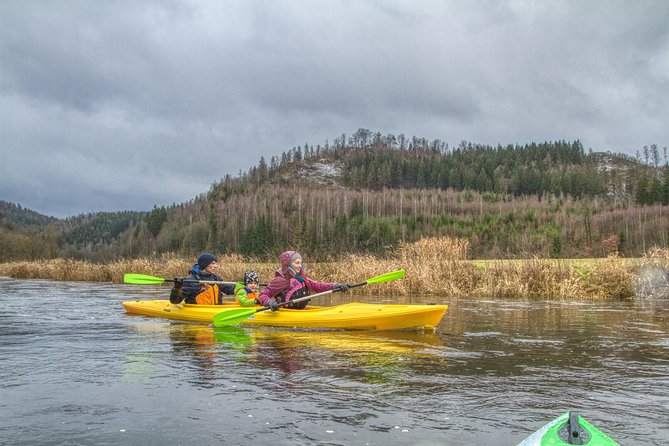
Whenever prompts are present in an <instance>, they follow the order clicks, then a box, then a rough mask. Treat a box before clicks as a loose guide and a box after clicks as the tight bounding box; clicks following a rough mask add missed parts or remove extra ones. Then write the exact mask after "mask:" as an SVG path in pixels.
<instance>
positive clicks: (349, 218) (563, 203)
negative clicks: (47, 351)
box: [0, 129, 669, 261]
mask: <svg viewBox="0 0 669 446" xmlns="http://www.w3.org/2000/svg"><path fill="white" fill-rule="evenodd" d="M646 153H647V155H648V156H644V157H643V158H642V157H641V155H637V158H636V159H632V158H629V157H625V156H621V155H612V154H610V153H609V154H603V153H592V152H591V151H588V152H586V151H585V150H584V148H583V146H582V145H581V143H580V142H579V141H575V142H565V141H558V142H545V143H532V144H527V145H523V146H520V145H515V146H497V147H491V146H484V145H477V144H472V143H468V142H462V143H461V144H460V145H458V146H457V147H455V148H449V147H448V145H447V144H445V143H444V142H442V141H440V140H433V141H428V140H426V139H422V138H416V137H413V138H410V139H409V138H406V137H404V136H403V135H399V136H394V135H381V134H380V133H372V132H370V131H368V130H365V129H360V130H358V131H357V132H355V133H354V134H353V135H351V136H350V137H347V136H346V135H341V137H338V138H335V139H334V141H333V143H332V144H330V142H329V141H326V142H325V144H324V145H322V146H321V145H317V146H312V145H309V144H305V145H304V146H300V147H295V148H293V149H292V150H289V151H286V152H284V153H283V154H282V155H281V156H280V157H273V158H272V159H271V161H270V162H269V163H267V162H266V161H265V160H264V158H261V159H260V162H259V164H258V165H257V166H253V167H252V168H250V169H249V170H248V171H247V172H245V173H240V175H239V177H237V178H233V177H231V176H226V177H225V178H224V179H222V180H221V181H220V182H217V183H214V184H213V185H212V188H211V190H210V191H209V192H208V193H207V194H202V195H200V196H198V197H197V198H195V199H194V200H192V201H190V202H188V203H184V204H181V205H173V206H171V207H160V208H158V207H155V208H154V209H153V210H151V211H149V212H121V213H96V214H90V215H85V216H78V217H73V218H70V219H67V220H64V221H56V222H49V223H48V224H46V226H44V227H41V228H39V229H35V228H34V227H32V229H30V228H31V227H29V226H25V227H19V228H18V230H17V228H16V227H12V228H9V227H8V226H6V225H5V226H0V244H1V246H2V247H3V249H2V250H0V260H8V259H23V258H52V257H54V256H61V257H68V258H77V259H89V260H94V261H108V260H113V259H118V258H135V257H146V256H161V255H165V254H174V255H178V256H180V257H192V256H195V255H196V254H197V253H198V252H199V251H202V250H205V249H206V250H211V251H215V252H218V253H238V254H242V255H245V256H249V257H256V258H272V259H273V258H275V256H276V254H277V253H278V252H280V251H282V250H284V249H287V248H293V249H301V250H303V251H305V252H308V253H309V254H310V258H313V259H318V260H327V259H336V258H342V256H346V255H347V254H349V253H374V254H376V255H381V256H383V255H384V254H386V253H389V252H391V251H392V250H393V249H394V248H395V247H397V246H398V243H399V242H400V241H406V242H411V241H415V240H418V239H421V238H424V237H432V236H450V237H458V238H460V237H463V238H467V239H469V240H470V242H471V243H470V250H469V253H470V255H471V256H472V257H474V258H518V257H527V256H534V255H537V256H541V257H591V256H597V257H599V256H604V255H606V254H608V253H610V252H612V251H618V252H620V253H622V254H623V255H627V256H638V255H642V254H643V253H644V252H645V251H646V250H647V249H649V248H650V247H652V246H660V247H666V246H667V239H668V238H669V226H668V225H669V223H667V221H668V220H669V219H667V218H666V213H667V209H668V208H667V207H666V206H667V198H668V197H667V190H669V186H668V184H669V183H668V181H669V180H668V175H669V169H668V168H667V166H666V149H665V151H664V164H662V163H661V159H660V156H659V151H658V149H657V146H651V147H650V148H648V149H647V150H644V155H645V154H646ZM644 178H645V180H644ZM15 220H16V218H15Z"/></svg>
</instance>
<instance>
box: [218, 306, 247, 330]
mask: <svg viewBox="0 0 669 446" xmlns="http://www.w3.org/2000/svg"><path fill="white" fill-rule="evenodd" d="M255 313H256V309H255V308H231V309H229V310H223V311H221V312H220V313H216V314H215V315H214V327H226V326H229V325H237V324H238V323H240V322H241V321H243V320H244V319H246V318H248V317H250V316H253V315H254V314H255Z"/></svg>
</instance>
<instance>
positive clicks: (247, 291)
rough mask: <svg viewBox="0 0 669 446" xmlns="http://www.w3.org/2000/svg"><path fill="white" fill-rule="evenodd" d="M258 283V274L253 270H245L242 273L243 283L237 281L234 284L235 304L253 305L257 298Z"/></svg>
mask: <svg viewBox="0 0 669 446" xmlns="http://www.w3.org/2000/svg"><path fill="white" fill-rule="evenodd" d="M259 285H260V279H259V278H258V274H257V273H256V272H254V271H246V272H245V273H244V283H237V286H235V298H236V299H237V304H239V305H240V306H242V307H252V306H254V305H255V304H256V299H257V298H258V286H259Z"/></svg>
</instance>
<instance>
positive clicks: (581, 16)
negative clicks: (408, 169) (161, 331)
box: [0, 0, 669, 216]
mask: <svg viewBox="0 0 669 446" xmlns="http://www.w3.org/2000/svg"><path fill="white" fill-rule="evenodd" d="M668 22H669V3H667V2H665V1H661V0H658V1H640V2H634V3H630V2H627V1H615V2H611V1H604V0H602V1H587V2H583V1H577V0H574V1H568V0H567V1H560V2H529V1H528V2H517V1H508V2H498V1H489V2H469V1H445V2H443V1H421V2H404V1H393V2H386V1H383V2H345V1H326V2H318V4H316V3H312V2H303V1H284V2H262V1H242V0H239V1H226V2H215V1H207V0H193V1H186V2H181V1H173V2H165V1H144V2H134V1H109V2H89V1H56V2H51V1H27V2H26V1H5V2H2V3H0V113H2V116H3V119H2V120H0V131H1V132H2V138H0V154H1V156H2V158H3V159H4V161H5V163H4V164H3V165H2V166H0V191H1V192H0V199H6V200H9V201H15V202H20V203H21V204H22V205H24V206H27V207H32V208H34V209H35V210H37V211H40V212H46V213H55V214H57V215H58V216H66V215H68V214H75V213H79V212H88V211H94V210H119V209H126V208H132V209H150V208H151V207H153V205H154V204H158V205H160V204H170V203H172V202H180V201H184V200H187V199H189V198H192V197H194V196H196V195H198V194H200V193H203V192H205V191H206V190H207V189H208V187H209V185H210V184H211V183H212V182H214V181H216V180H218V179H220V178H221V177H223V176H224V175H225V174H233V175H235V174H236V173H237V172H238V171H239V170H246V169H247V168H249V167H250V166H252V165H254V164H255V163H257V161H258V159H259V158H260V156H264V157H265V158H266V159H267V160H269V159H270V158H271V157H272V156H274V155H280V153H281V152H282V151H284V150H286V149H289V148H291V147H293V146H296V145H302V144H304V142H309V143H311V144H319V143H323V142H324V141H325V140H326V139H330V140H331V139H332V138H333V137H336V136H339V135H341V134H342V133H349V134H350V133H351V132H353V131H355V130H356V129H358V128H360V127H365V128H369V129H371V130H373V131H380V132H382V133H395V134H399V133H404V134H407V135H417V136H424V137H426V138H440V139H442V140H445V141H447V142H449V143H450V144H451V145H454V144H457V143H458V142H459V141H460V140H463V139H465V140H470V141H474V142H481V143H487V144H493V145H496V144H498V143H501V144H506V143H525V142H529V141H543V140H552V139H568V140H571V139H580V140H581V141H582V142H583V143H584V144H585V145H586V147H592V148H593V149H594V150H612V151H625V152H626V153H628V154H633V153H634V152H635V151H636V149H638V148H639V147H641V146H643V145H646V144H652V143H657V144H659V145H660V146H664V145H667V139H668V137H669V130H667V128H666V122H669V112H668V111H667V110H669V103H668V102H669V28H668V27H667V26H666V23H668ZM56 191H59V192H56ZM68 203H69V204H70V205H69V206H68Z"/></svg>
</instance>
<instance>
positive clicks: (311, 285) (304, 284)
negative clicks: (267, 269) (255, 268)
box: [257, 251, 348, 311]
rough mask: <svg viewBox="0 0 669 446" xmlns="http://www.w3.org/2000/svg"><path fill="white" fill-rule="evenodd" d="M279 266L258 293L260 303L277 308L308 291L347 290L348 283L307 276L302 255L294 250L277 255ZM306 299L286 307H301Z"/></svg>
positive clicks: (305, 303)
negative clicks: (322, 280)
mask: <svg viewBox="0 0 669 446" xmlns="http://www.w3.org/2000/svg"><path fill="white" fill-rule="evenodd" d="M279 260H280V261H281V268H279V269H277V270H276V272H275V273H274V277H273V278H272V280H271V281H270V282H269V284H268V285H267V287H266V288H265V289H264V290H262V292H261V293H260V294H259V295H258V298H257V301H258V303H259V304H260V305H263V306H266V307H270V309H271V310H272V311H276V310H278V309H279V303H281V302H288V301H291V300H294V299H297V298H299V297H304V296H308V295H309V294H310V293H312V292H314V293H321V292H323V291H330V290H337V291H348V285H346V284H339V283H326V282H317V281H315V280H311V279H309V278H308V277H307V270H306V268H305V267H304V265H303V264H302V256H301V255H300V254H299V253H298V252H296V251H286V252H283V253H281V255H280V256H279ZM308 302H309V301H308V300H303V301H301V302H298V303H296V304H288V305H287V308H295V309H300V310H301V309H303V308H305V307H306V306H307V303H308Z"/></svg>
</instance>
